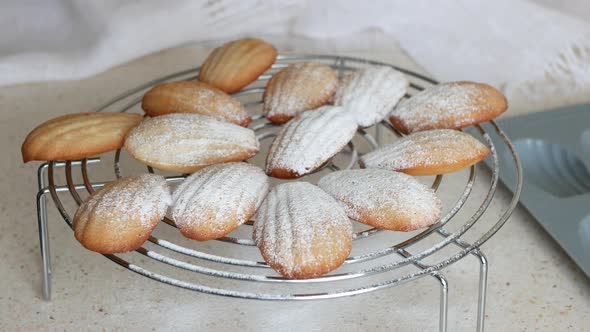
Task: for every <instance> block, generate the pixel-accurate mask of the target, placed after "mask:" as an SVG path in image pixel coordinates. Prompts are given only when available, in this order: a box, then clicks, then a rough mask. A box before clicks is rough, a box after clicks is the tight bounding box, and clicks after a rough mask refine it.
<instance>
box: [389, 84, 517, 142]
mask: <svg viewBox="0 0 590 332" xmlns="http://www.w3.org/2000/svg"><path fill="white" fill-rule="evenodd" d="M505 110H506V102H505V99H504V97H503V96H502V95H501V94H500V92H498V91H496V90H495V89H493V88H492V87H490V86H487V85H484V84H480V83H473V82H452V83H444V84H439V85H435V86H433V87H429V88H427V89H425V90H423V91H421V92H420V93H418V94H416V95H415V96H413V97H412V98H410V99H406V100H403V101H402V102H400V103H399V105H398V106H397V107H396V108H395V109H394V110H393V112H392V113H391V120H392V122H393V123H394V124H399V125H400V126H401V127H402V129H404V131H405V132H415V131H420V130H428V129H438V128H449V129H456V128H463V127H466V126H468V125H471V124H474V123H478V122H481V121H485V120H489V119H493V118H494V117H496V116H497V115H499V114H500V113H502V112H504V111H505Z"/></svg>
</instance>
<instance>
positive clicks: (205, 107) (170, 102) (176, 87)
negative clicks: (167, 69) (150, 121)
mask: <svg viewBox="0 0 590 332" xmlns="http://www.w3.org/2000/svg"><path fill="white" fill-rule="evenodd" d="M141 107H142V108H143V110H144V111H145V112H146V113H147V114H148V115H149V116H158V115H164V114H169V113H197V114H202V115H208V116H212V117H214V118H217V119H221V120H225V121H228V122H232V123H235V124H237V125H240V126H242V127H247V126H248V124H250V121H252V116H251V115H250V114H249V113H248V112H247V111H246V109H245V108H244V106H242V104H241V103H240V102H239V101H237V100H236V99H234V98H232V97H231V96H230V95H228V94H227V93H225V92H223V91H221V90H219V89H216V88H214V87H211V86H209V85H207V84H205V83H203V82H198V81H179V82H166V83H161V84H158V85H156V86H155V87H153V88H152V89H151V90H149V91H148V92H146V94H145V95H143V100H142V102H141Z"/></svg>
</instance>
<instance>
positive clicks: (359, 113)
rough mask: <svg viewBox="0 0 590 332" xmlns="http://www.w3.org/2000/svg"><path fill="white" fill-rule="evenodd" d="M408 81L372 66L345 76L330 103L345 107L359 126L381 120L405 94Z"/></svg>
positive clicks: (399, 73)
mask: <svg viewBox="0 0 590 332" xmlns="http://www.w3.org/2000/svg"><path fill="white" fill-rule="evenodd" d="M408 85H409V81H408V79H407V78H406V77H405V76H404V74H402V73H401V72H399V71H397V70H395V69H393V68H391V67H385V66H372V67H369V68H365V69H360V70H357V71H354V72H352V73H350V74H348V75H347V76H346V77H344V79H343V80H342V82H341V83H340V85H339V86H338V89H337V91H336V95H335V97H334V104H335V105H340V106H345V107H346V109H347V110H348V111H350V112H352V113H353V114H354V116H355V119H356V120H357V123H358V124H359V125H360V126H361V127H369V126H372V125H374V124H376V123H378V122H380V121H381V120H383V119H385V117H386V116H387V114H388V113H390V112H391V111H392V110H393V107H394V106H395V105H396V104H397V103H398V102H399V101H400V99H401V98H402V97H403V96H404V95H405V94H406V91H407V89H408Z"/></svg>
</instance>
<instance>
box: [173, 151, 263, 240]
mask: <svg viewBox="0 0 590 332" xmlns="http://www.w3.org/2000/svg"><path fill="white" fill-rule="evenodd" d="M268 189H269V179H268V177H267V176H266V174H264V172H263V171H262V170H261V169H260V168H258V167H256V166H253V165H250V164H247V163H242V162H236V163H226V164H218V165H213V166H209V167H206V168H203V169H202V170H199V171H197V172H195V173H194V174H192V175H191V176H189V177H187V178H186V179H185V180H184V182H183V183H182V184H181V185H180V186H178V188H177V189H176V190H175V191H174V194H173V195H172V201H173V203H172V208H171V209H170V211H171V212H170V213H171V216H172V219H173V220H174V222H175V223H176V226H177V227H178V228H179V229H180V231H181V232H182V234H183V235H184V236H186V237H188V238H190V239H194V240H199V241H207V240H211V239H216V238H219V237H222V236H225V235H227V234H229V233H231V232H232V231H233V230H235V229H236V228H238V227H239V226H240V225H242V224H243V223H245V222H246V221H248V220H250V218H251V217H252V216H253V215H254V213H255V212H256V209H258V206H260V203H262V200H263V199H264V197H265V196H266V194H267V192H268Z"/></svg>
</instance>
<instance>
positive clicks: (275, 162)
mask: <svg viewBox="0 0 590 332" xmlns="http://www.w3.org/2000/svg"><path fill="white" fill-rule="evenodd" d="M356 129H357V124H356V121H355V120H354V118H353V117H352V115H350V114H349V113H348V112H345V111H344V109H343V108H342V107H337V106H323V107H320V108H319V109H317V110H314V111H311V112H304V113H302V114H300V115H299V116H298V117H296V118H295V119H293V120H291V121H289V122H288V123H287V124H286V125H285V126H284V127H283V128H282V129H281V131H280V132H279V133H278V136H277V137H276V138H275V140H274V141H273V142H272V145H271V147H270V150H269V152H268V156H267V158H266V174H268V175H271V176H274V177H277V178H281V179H292V178H298V177H301V176H303V175H305V174H308V173H311V172H313V171H315V170H316V169H318V168H320V167H321V166H322V165H324V164H325V163H326V162H328V161H329V160H330V158H332V157H333V156H334V155H335V154H337V153H338V152H340V150H342V148H344V146H346V144H347V143H348V142H350V140H351V139H352V138H353V136H354V134H355V132H356Z"/></svg>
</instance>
